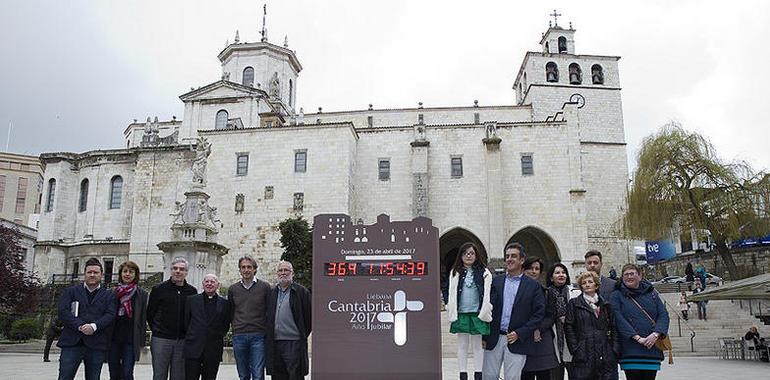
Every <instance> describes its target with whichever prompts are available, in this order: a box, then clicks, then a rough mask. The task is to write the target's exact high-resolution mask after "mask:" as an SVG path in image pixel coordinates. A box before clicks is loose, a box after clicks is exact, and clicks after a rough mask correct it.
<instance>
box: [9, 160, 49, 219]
mask: <svg viewBox="0 0 770 380" xmlns="http://www.w3.org/2000/svg"><path fill="white" fill-rule="evenodd" d="M42 185H43V165H42V163H41V162H40V158H38V157H36V156H27V155H23V154H16V153H8V152H0V218H3V219H6V220H9V221H12V222H14V223H16V224H21V225H24V226H29V227H32V228H37V217H36V215H35V214H38V213H40V194H41V192H40V190H41V187H42Z"/></svg>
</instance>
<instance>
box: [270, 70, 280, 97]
mask: <svg viewBox="0 0 770 380" xmlns="http://www.w3.org/2000/svg"><path fill="white" fill-rule="evenodd" d="M269 93H270V97H271V98H275V99H278V98H280V97H281V82H280V81H279V80H278V73H273V78H272V79H270V92H269Z"/></svg>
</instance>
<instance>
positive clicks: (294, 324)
mask: <svg viewBox="0 0 770 380" xmlns="http://www.w3.org/2000/svg"><path fill="white" fill-rule="evenodd" d="M310 300H311V298H310V292H309V291H308V290H307V289H306V288H305V287H304V286H302V285H300V284H297V283H295V282H294V268H293V266H292V265H291V263H290V262H288V261H281V262H279V263H278V285H276V286H275V288H273V289H271V291H270V295H269V297H268V302H267V324H268V329H267V373H268V374H270V375H272V378H273V379H274V380H299V379H304V378H305V375H307V374H308V370H309V361H308V350H307V337H308V336H309V335H310V331H311V324H310V321H311V318H310V310H311V303H310Z"/></svg>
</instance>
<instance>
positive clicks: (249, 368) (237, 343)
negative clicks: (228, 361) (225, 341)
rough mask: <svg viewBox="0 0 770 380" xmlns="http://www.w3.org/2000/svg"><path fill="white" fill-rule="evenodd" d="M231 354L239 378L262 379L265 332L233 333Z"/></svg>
mask: <svg viewBox="0 0 770 380" xmlns="http://www.w3.org/2000/svg"><path fill="white" fill-rule="evenodd" d="M233 354H234V355H235V367H236V369H237V370H238V378H239V379H240V380H264V378H265V334H239V335H233Z"/></svg>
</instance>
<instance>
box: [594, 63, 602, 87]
mask: <svg viewBox="0 0 770 380" xmlns="http://www.w3.org/2000/svg"><path fill="white" fill-rule="evenodd" d="M591 82H593V84H604V71H603V70H602V67H601V66H599V65H593V66H591Z"/></svg>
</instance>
